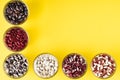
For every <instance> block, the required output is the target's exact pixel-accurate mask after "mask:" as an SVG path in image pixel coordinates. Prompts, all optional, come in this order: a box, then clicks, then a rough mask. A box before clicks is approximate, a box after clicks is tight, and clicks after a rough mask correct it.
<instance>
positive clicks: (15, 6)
mask: <svg viewBox="0 0 120 80" xmlns="http://www.w3.org/2000/svg"><path fill="white" fill-rule="evenodd" d="M4 15H5V18H6V19H7V21H8V22H10V23H11V24H14V25H18V24H21V23H23V22H24V21H26V19H27V17H28V9H27V7H26V5H25V4H24V3H23V2H21V1H19V0H14V1H10V2H9V3H8V4H7V5H6V6H5V11H4Z"/></svg>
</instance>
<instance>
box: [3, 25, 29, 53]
mask: <svg viewBox="0 0 120 80" xmlns="http://www.w3.org/2000/svg"><path fill="white" fill-rule="evenodd" d="M4 41H5V44H6V46H7V47H8V48H9V49H10V50H12V51H21V50H23V49H24V48H25V47H26V46H27V43H28V36H27V33H26V32H25V31H24V30H23V29H22V28H20V27H12V28H10V29H8V30H7V31H6V33H5V35H4Z"/></svg>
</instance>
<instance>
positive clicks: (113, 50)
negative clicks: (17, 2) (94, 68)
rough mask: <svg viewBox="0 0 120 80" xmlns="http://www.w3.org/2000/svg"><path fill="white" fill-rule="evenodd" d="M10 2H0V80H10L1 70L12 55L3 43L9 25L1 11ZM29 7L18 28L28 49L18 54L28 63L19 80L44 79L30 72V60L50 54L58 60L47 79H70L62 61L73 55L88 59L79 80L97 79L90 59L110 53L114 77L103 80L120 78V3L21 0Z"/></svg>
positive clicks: (96, 0)
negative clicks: (64, 71) (26, 40)
mask: <svg viewBox="0 0 120 80" xmlns="http://www.w3.org/2000/svg"><path fill="white" fill-rule="evenodd" d="M9 1H10V0H0V80H13V79H12V78H10V77H9V76H7V75H6V74H5V72H4V70H3V62H4V59H5V57H6V56H8V55H9V54H11V53H14V52H12V51H10V50H8V49H7V48H6V46H5V45H4V42H3V35H4V33H5V31H6V30H7V29H8V28H10V27H12V26H14V25H11V24H9V23H8V22H7V21H6V20H5V18H4V15H3V10H4V7H5V5H6V3H8V2H9ZM22 1H24V3H26V5H27V6H28V8H29V16H28V19H27V21H26V22H25V23H23V24H21V25H19V26H20V27H22V28H24V29H25V30H26V31H27V33H28V35H29V43H28V46H27V47H26V48H25V49H24V50H23V51H21V52H19V53H21V54H23V55H24V56H25V57H26V58H27V59H28V61H29V70H28V72H27V74H26V75H25V76H24V77H22V78H20V79H19V80H46V79H41V78H39V77H38V76H37V75H36V74H35V73H34V70H33V61H34V59H35V57H36V56H38V55H39V54H41V53H44V52H49V53H52V54H53V55H54V56H56V57H57V58H58V61H59V69H58V72H57V74H56V75H55V76H54V77H52V78H50V79H48V80H71V79H70V78H68V77H66V76H65V75H64V73H63V72H62V60H63V58H64V57H65V56H66V55H67V54H69V53H72V52H77V53H80V54H81V55H82V56H83V57H84V58H85V59H86V60H87V66H88V67H87V72H86V74H85V75H84V76H83V77H81V78H79V79H78V80H100V79H99V78H97V77H95V76H94V75H93V73H92V72H91V68H90V64H91V60H92V58H93V57H94V56H95V55H96V54H98V53H101V52H106V53H109V54H110V55H111V56H112V57H113V58H114V59H115V61H116V64H117V68H116V72H115V74H114V75H113V76H112V77H110V78H108V79H106V80H118V79H119V78H120V58H119V57H120V55H119V54H120V0H22Z"/></svg>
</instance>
